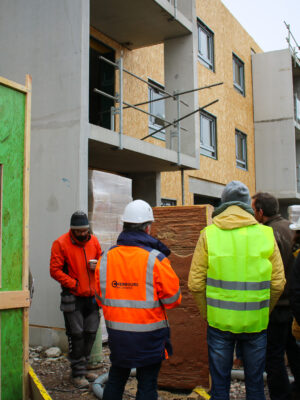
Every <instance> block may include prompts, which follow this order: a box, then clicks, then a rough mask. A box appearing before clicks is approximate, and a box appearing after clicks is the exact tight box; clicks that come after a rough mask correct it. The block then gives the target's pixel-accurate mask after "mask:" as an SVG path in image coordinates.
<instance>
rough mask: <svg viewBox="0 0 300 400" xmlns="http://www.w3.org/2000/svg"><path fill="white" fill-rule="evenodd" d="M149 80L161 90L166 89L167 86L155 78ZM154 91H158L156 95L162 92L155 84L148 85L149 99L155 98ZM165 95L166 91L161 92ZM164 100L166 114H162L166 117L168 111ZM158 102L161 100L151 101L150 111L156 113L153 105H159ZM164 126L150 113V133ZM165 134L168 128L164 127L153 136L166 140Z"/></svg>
mask: <svg viewBox="0 0 300 400" xmlns="http://www.w3.org/2000/svg"><path fill="white" fill-rule="evenodd" d="M148 82H150V83H152V84H154V85H155V86H157V87H158V88H160V89H161V90H165V87H164V86H163V85H162V84H161V83H158V82H156V81H154V80H153V79H150V78H148ZM154 93H156V95H157V94H158V93H160V92H159V89H156V88H154V87H153V86H150V85H149V86H148V100H149V101H151V100H154V98H153V94H154ZM163 96H165V93H163V92H161V97H163ZM162 101H163V103H164V107H163V109H164V110H163V111H164V114H163V115H162V116H163V118H165V116H166V112H165V100H162ZM158 103H159V101H157V102H155V103H149V113H151V114H155V112H154V110H153V107H154V106H155V105H157V104H158ZM162 126H163V125H160V124H158V123H156V122H155V118H154V117H152V116H151V115H149V120H148V128H149V133H152V132H153V131H156V130H157V129H160V128H162ZM165 134H166V130H165V129H163V130H161V131H160V132H158V133H156V134H155V135H152V137H154V138H155V139H159V140H162V141H165V140H166V137H165Z"/></svg>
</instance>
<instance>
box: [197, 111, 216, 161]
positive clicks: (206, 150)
mask: <svg viewBox="0 0 300 400" xmlns="http://www.w3.org/2000/svg"><path fill="white" fill-rule="evenodd" d="M204 118H205V119H207V120H209V122H210V127H212V132H211V131H210V132H209V135H212V142H213V146H210V145H207V144H204V143H203V136H202V135H203V119H204ZM217 149H218V143H217V117H216V116H215V115H213V114H210V113H208V112H207V111H200V154H201V155H202V156H206V157H210V158H213V159H214V160H217V158H218V152H217Z"/></svg>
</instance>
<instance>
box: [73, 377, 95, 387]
mask: <svg viewBox="0 0 300 400" xmlns="http://www.w3.org/2000/svg"><path fill="white" fill-rule="evenodd" d="M71 382H72V383H73V385H74V386H75V387H76V388H77V389H84V388H88V387H89V385H90V384H89V381H88V380H87V379H86V378H85V377H84V376H72V377H71Z"/></svg>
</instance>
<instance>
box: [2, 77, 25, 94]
mask: <svg viewBox="0 0 300 400" xmlns="http://www.w3.org/2000/svg"><path fill="white" fill-rule="evenodd" d="M0 84H1V85H4V86H8V87H10V88H13V89H16V90H17V91H18V92H22V93H27V92H28V88H27V87H26V86H24V85H20V84H19V83H16V82H13V81H10V80H9V79H6V78H3V77H2V76H0Z"/></svg>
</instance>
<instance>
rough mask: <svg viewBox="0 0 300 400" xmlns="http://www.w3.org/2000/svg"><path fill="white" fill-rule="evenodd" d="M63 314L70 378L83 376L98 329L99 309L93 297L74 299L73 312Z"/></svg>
mask: <svg viewBox="0 0 300 400" xmlns="http://www.w3.org/2000/svg"><path fill="white" fill-rule="evenodd" d="M63 314H64V319H65V325H66V334H67V336H68V341H69V359H70V362H71V368H72V376H73V377H75V376H84V375H86V372H87V371H86V365H87V363H88V360H89V356H90V354H91V350H92V347H93V344H94V341H95V338H96V334H97V330H98V327H99V322H100V315H99V307H98V305H97V303H96V301H95V299H94V297H76V302H75V310H74V311H71V312H64V313H63Z"/></svg>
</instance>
